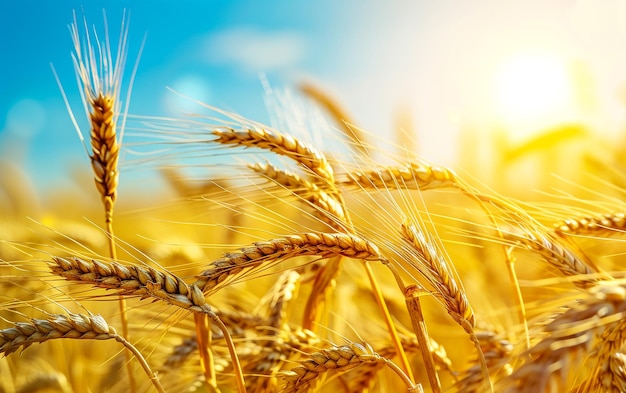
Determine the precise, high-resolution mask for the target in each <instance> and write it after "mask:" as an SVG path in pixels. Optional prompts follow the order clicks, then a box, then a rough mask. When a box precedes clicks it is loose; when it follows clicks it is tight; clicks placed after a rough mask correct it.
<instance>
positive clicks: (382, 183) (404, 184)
mask: <svg viewBox="0 0 626 393" xmlns="http://www.w3.org/2000/svg"><path fill="white" fill-rule="evenodd" d="M339 184H340V185H342V186H348V187H349V186H353V187H355V186H356V187H359V188H362V189H365V190H368V189H377V190H384V189H398V188H401V189H417V190H422V191H424V190H432V189H436V188H441V187H456V186H458V180H457V176H456V174H455V173H454V172H453V171H452V170H450V169H447V168H444V167H439V166H431V165H428V164H424V163H418V162H410V163H408V164H406V165H402V166H397V167H392V166H387V167H381V168H378V169H374V170H370V171H357V172H351V173H348V174H347V178H346V179H342V180H340V181H339Z"/></svg>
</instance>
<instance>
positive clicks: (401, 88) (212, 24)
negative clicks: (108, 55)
mask: <svg viewBox="0 0 626 393" xmlns="http://www.w3.org/2000/svg"><path fill="white" fill-rule="evenodd" d="M103 7H104V8H105V9H106V14H107V18H108V24H109V30H110V33H111V35H112V37H113V41H114V42H116V37H115V36H116V34H117V32H118V26H119V22H120V20H121V16H122V14H123V10H124V9H127V10H128V11H129V12H130V32H129V36H130V45H129V55H128V56H129V60H128V64H129V66H128V71H127V74H128V73H129V70H130V68H131V66H132V63H133V62H134V58H135V54H136V53H137V51H138V49H139V45H140V43H141V41H142V39H143V37H144V35H146V43H145V47H144V50H143V55H142V56H141V60H140V65H139V71H138V74H137V78H136V80H135V86H134V89H133V96H132V100H131V106H130V112H131V113H134V114H141V115H155V116H158V115H172V114H173V113H172V112H173V111H174V110H175V109H176V106H177V105H178V104H177V103H176V102H173V101H172V95H171V93H168V92H167V90H166V86H170V87H172V88H174V89H176V90H178V91H181V92H183V93H186V94H188V95H190V96H193V97H195V98H197V99H199V100H202V101H205V102H207V103H208V104H210V105H213V106H216V107H219V108H223V109H226V110H231V111H235V112H238V113H240V114H242V115H244V116H246V117H249V118H252V119H254V120H258V121H261V122H267V121H269V117H268V113H267V110H266V108H265V105H264V99H263V94H264V91H263V87H262V84H261V82H260V77H259V75H260V74H261V73H262V74H264V75H265V76H266V77H267V79H268V80H269V81H270V83H271V84H272V85H273V86H278V87H283V86H285V87H290V86H291V87H293V86H295V85H296V84H297V83H299V82H301V81H313V82H315V83H317V84H318V85H320V86H321V87H323V88H325V89H326V90H327V91H329V92H330V93H331V94H332V95H333V96H334V97H336V98H337V99H338V100H339V102H341V103H342V104H343V106H344V107H345V108H346V109H347V110H348V112H349V113H350V114H351V115H352V117H353V118H354V119H356V121H357V123H358V124H359V125H361V126H362V127H364V128H365V129H367V130H368V131H370V132H372V133H375V134H378V135H382V136H383V137H384V136H386V135H387V136H389V137H391V135H393V131H394V127H395V124H397V118H398V113H399V108H402V110H403V111H405V112H406V113H408V114H409V115H410V116H411V118H412V122H413V124H414V126H415V129H416V130H417V131H416V135H415V139H416V141H417V143H416V144H417V145H418V146H419V151H418V153H419V154H420V155H422V156H424V157H425V158H427V159H429V160H431V161H434V162H441V163H445V164H448V163H453V162H454V158H455V157H456V156H457V153H458V151H457V150H458V146H456V145H455V143H454V141H456V140H457V139H458V136H459V133H460V132H464V131H463V130H466V129H472V130H478V131H476V132H477V133H478V134H477V135H478V136H477V137H479V136H480V135H483V134H488V133H489V132H491V130H493V129H495V128H498V127H502V126H503V124H504V126H506V127H508V128H510V129H515V128H518V129H521V130H522V131H521V132H522V134H520V135H522V137H520V136H519V135H518V136H517V138H523V132H526V131H528V132H530V131H531V130H532V129H533V128H536V129H540V128H541V127H547V126H549V125H550V124H548V123H550V122H572V121H574V122H587V123H588V125H589V126H590V127H595V128H600V129H603V130H605V131H606V132H609V133H611V132H613V133H615V132H621V130H622V129H623V125H624V104H623V93H624V92H623V91H622V92H621V93H620V91H621V90H620V89H623V83H624V79H625V78H624V75H626V71H624V70H626V56H625V55H624V54H623V53H626V51H624V47H626V23H623V21H624V20H626V2H625V1H623V0H606V1H602V2H597V1H592V0H555V1H550V2H545V1H538V0H527V1H507V2H502V1H496V0H476V1H458V0H440V1H436V2H435V1H426V0H416V1H408V0H403V1H396V2H373V1H372V2H363V1H356V0H353V1H342V2H337V1H331V0H321V1H315V2H313V1H309V2H305V1H285V0H279V1H272V2H261V1H230V2H226V1H199V0H198V1H191V0H186V1H180V2H174V1H163V0H161V1H142V0H129V1H107V2H102V1H82V2H78V1H76V2H74V1H54V2H49V1H12V2H2V4H1V5H0V37H1V38H0V53H2V58H3V61H2V62H0V159H5V160H10V161H12V162H14V163H16V164H18V165H19V166H21V167H22V168H24V170H25V171H26V172H27V173H28V174H29V175H30V176H32V177H33V178H35V179H36V182H37V183H38V184H39V185H40V186H41V187H43V188H45V187H47V186H50V185H52V184H55V183H56V181H57V180H58V179H59V178H62V177H63V176H65V175H66V174H67V173H68V171H71V168H72V167H73V166H75V165H86V161H87V158H86V157H85V154H84V151H83V150H82V147H81V145H80V142H79V141H78V138H77V136H76V134H75V131H74V129H73V127H72V125H71V122H70V119H69V116H68V115H67V110H66V108H65V106H64V104H63V100H62V97H61V94H60V92H59V88H58V86H57V85H56V82H55V80H54V77H53V74H52V71H51V69H50V63H52V64H54V67H55V69H56V71H57V72H58V74H59V77H60V79H61V81H62V83H63V86H64V88H65V90H66V92H67V94H68V97H69V100H70V102H71V104H72V107H73V108H74V110H75V112H76V113H77V116H78V117H79V118H81V117H84V116H83V114H82V112H81V107H80V99H79V96H78V90H77V87H76V82H75V76H74V71H73V67H72V63H71V57H70V54H71V52H72V49H73V48H72V42H71V39H70V35H69V31H68V28H67V26H68V25H69V24H70V23H71V22H72V12H73V10H76V12H77V13H78V15H79V17H80V15H81V14H82V13H83V12H84V14H85V15H86V17H87V19H88V22H89V23H92V24H94V25H96V26H97V28H98V29H101V28H102V9H103ZM534 52H542V53H544V52H545V53H548V54H550V55H551V56H553V57H555V58H557V59H558V61H560V62H561V63H562V64H564V65H565V66H566V67H567V69H568V71H567V72H568V73H570V71H571V69H573V68H575V71H576V75H574V77H575V79H576V78H577V80H583V79H584V80H586V81H587V82H586V84H585V86H583V87H584V89H586V90H580V89H581V87H580V86H578V85H576V86H578V87H577V89H579V90H580V91H577V92H574V93H575V94H574V93H572V94H574V95H576V94H578V96H581V95H584V96H585V97H587V98H588V99H587V101H585V103H583V104H584V105H583V104H581V103H580V102H576V103H574V104H575V105H574V104H572V105H573V106H571V108H569V109H568V110H567V111H564V112H563V113H562V114H559V116H561V117H555V116H553V118H550V119H544V118H541V119H539V118H538V119H539V120H536V119H535V120H533V119H523V120H524V121H520V120H519V119H515V121H513V120H512V119H513V118H506V116H504V117H503V115H502V114H500V113H495V112H494V111H495V110H494V108H495V107H497V105H494V100H497V97H496V98H494V96H493V94H492V90H494V88H493V86H492V84H493V83H494V82H493V77H492V76H493V75H496V74H498V73H499V68H498V67H501V64H503V62H504V63H506V61H507V59H509V58H515V56H517V55H519V54H521V56H522V58H523V56H527V57H528V55H527V54H528V53H534ZM521 64H523V63H521ZM573 65H575V67H573ZM572 67H573V68H572ZM518 68H519V67H518ZM522 68H523V67H522ZM520 77H525V76H523V75H522V76H520ZM513 78H517V77H516V76H515V75H514V76H513ZM577 83H578V82H577ZM522 85H523V84H522ZM579 85H580V83H579ZM625 91H626V90H625ZM513 93H515V92H513ZM536 94H538V95H540V94H542V93H541V86H540V87H539V88H538V91H537V93H536ZM620 94H621V95H620ZM513 95H515V94H513ZM531 100H532V98H531ZM518 105H522V106H523V105H524V103H523V102H522V103H518ZM568 105H569V104H568ZM526 120H528V121H526ZM531 120H532V121H531ZM481 132H482V133H483V134H481ZM533 132H535V131H533ZM512 137H513V136H512Z"/></svg>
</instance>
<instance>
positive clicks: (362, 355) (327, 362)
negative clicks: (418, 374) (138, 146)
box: [282, 343, 422, 393]
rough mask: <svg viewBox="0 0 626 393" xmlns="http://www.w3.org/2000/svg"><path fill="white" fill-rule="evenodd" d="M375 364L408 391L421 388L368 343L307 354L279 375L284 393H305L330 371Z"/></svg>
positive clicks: (415, 390) (352, 344) (419, 390)
mask: <svg viewBox="0 0 626 393" xmlns="http://www.w3.org/2000/svg"><path fill="white" fill-rule="evenodd" d="M368 363H378V364H384V365H387V366H389V367H390V368H391V369H392V370H393V371H394V372H396V373H397V374H398V375H399V376H400V378H402V380H403V382H404V383H405V384H406V386H407V389H408V391H409V392H421V391H422V390H421V386H420V385H414V384H413V382H411V380H410V379H409V378H408V377H407V376H406V374H405V373H404V372H403V371H402V370H401V369H400V368H399V367H398V366H396V365H395V364H394V363H392V362H391V361H390V360H388V359H385V358H383V357H382V356H380V355H379V354H378V353H376V352H375V351H374V350H373V349H372V347H370V346H369V345H368V344H364V345H361V344H358V343H349V344H348V345H343V346H333V347H331V348H327V349H323V350H321V351H319V352H314V353H312V354H309V358H308V359H306V360H304V361H302V362H301V363H300V365H299V366H296V367H294V368H292V369H291V370H289V371H285V372H283V373H282V377H283V378H284V379H285V381H286V384H285V387H284V388H283V390H282V392H283V393H304V392H307V391H309V389H310V388H312V387H313V386H314V384H315V382H316V380H317V378H318V376H319V375H320V374H323V373H326V372H328V371H330V370H335V371H347V370H350V369H353V368H355V367H358V366H360V365H363V364H368Z"/></svg>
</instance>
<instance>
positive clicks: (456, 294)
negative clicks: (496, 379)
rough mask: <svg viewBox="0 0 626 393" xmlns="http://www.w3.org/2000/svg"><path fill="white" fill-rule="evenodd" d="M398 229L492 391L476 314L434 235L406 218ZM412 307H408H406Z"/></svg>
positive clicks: (418, 319) (418, 318)
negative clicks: (472, 350)
mask: <svg viewBox="0 0 626 393" xmlns="http://www.w3.org/2000/svg"><path fill="white" fill-rule="evenodd" d="M401 233H402V237H403V239H405V240H406V241H407V242H408V243H409V244H410V245H411V251H410V254H411V255H412V256H413V257H414V258H416V259H417V261H418V265H417V266H416V268H417V269H418V271H419V272H420V273H421V274H422V275H423V276H424V278H425V279H426V280H427V281H428V282H429V284H430V285H431V286H432V287H433V288H435V291H436V294H438V295H440V296H441V298H442V300H443V303H444V305H445V307H446V311H447V312H448V314H449V315H450V316H451V317H452V319H453V320H454V321H455V322H456V323H458V324H459V326H461V327H462V328H463V330H465V332H466V333H467V334H468V335H469V336H470V339H471V340H472V342H473V343H474V346H475V347H476V351H477V353H478V359H479V361H480V366H481V369H482V371H483V375H484V377H485V381H488V382H489V390H490V391H492V387H491V382H490V380H489V370H488V368H487V363H486V360H485V357H484V356H483V353H482V349H481V346H480V341H479V340H478V338H477V337H476V334H475V331H474V328H475V327H476V317H475V315H474V311H473V310H472V307H471V306H470V304H469V301H468V300H467V296H466V295H465V291H464V290H463V289H462V288H461V287H459V285H458V284H457V282H456V279H455V278H454V275H453V271H452V270H451V267H450V266H451V265H450V264H449V263H448V262H447V261H446V259H445V258H444V257H443V255H442V254H440V253H439V252H438V250H437V247H436V246H435V243H434V241H433V238H432V237H431V236H430V235H429V234H428V233H427V232H424V231H422V230H420V229H418V227H417V226H416V224H414V223H412V222H411V221H410V220H409V219H408V218H406V219H405V220H404V221H403V222H402V225H401ZM409 300H410V299H409ZM411 310H412V309H411V308H409V311H411ZM412 320H414V321H415V322H418V323H419V321H420V317H419V315H417V316H415V317H412ZM415 322H414V323H415ZM416 333H417V332H416Z"/></svg>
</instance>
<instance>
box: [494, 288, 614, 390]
mask: <svg viewBox="0 0 626 393" xmlns="http://www.w3.org/2000/svg"><path fill="white" fill-rule="evenodd" d="M625 313H626V287H625V286H624V285H620V284H619V283H615V282H613V283H602V284H600V285H598V286H596V287H593V288H591V289H589V290H588V291H587V292H586V293H584V294H583V297H582V298H581V299H579V300H578V301H576V302H575V303H574V304H571V305H570V306H569V309H567V311H565V312H564V313H562V314H560V315H557V316H556V317H551V318H550V319H551V321H550V322H549V323H547V325H546V326H545V327H544V328H543V332H544V333H545V338H543V339H542V340H541V341H539V342H538V343H537V344H536V345H534V346H533V347H532V348H531V349H530V350H529V351H528V353H527V356H525V357H524V359H525V362H524V363H523V364H522V365H521V366H519V367H517V368H516V369H515V371H514V372H513V373H512V374H511V375H510V376H509V377H507V378H504V379H503V380H502V381H501V382H502V385H503V387H504V390H503V391H504V392H507V393H513V392H543V391H546V389H548V388H550V389H558V390H559V391H565V390H568V377H576V378H578V373H577V370H580V369H581V368H582V366H586V367H588V366H589V364H588V363H590V362H591V366H592V367H591V371H590V373H589V374H588V375H587V376H586V379H585V380H584V381H583V383H582V388H581V389H578V390H577V391H590V390H589V389H591V388H592V387H597V388H599V387H600V386H599V385H598V384H600V385H601V384H603V383H604V382H607V383H608V385H609V386H608V387H610V383H611V378H610V376H608V375H601V372H602V371H603V370H605V369H604V368H603V367H602V366H603V365H604V364H606V361H607V359H609V358H610V356H611V355H612V354H614V353H616V352H617V351H618V350H619V348H621V346H622V345H623V344H624V342H626V334H624V332H625V331H626V324H625V323H624V314H625ZM581 363H582V364H581ZM609 370H610V369H609ZM599 379H601V380H599ZM569 388H571V386H570V387H569Z"/></svg>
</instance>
